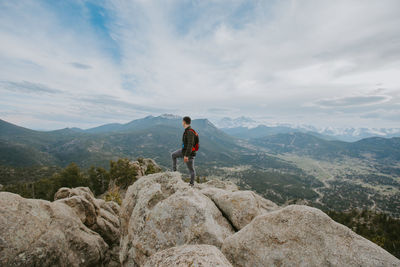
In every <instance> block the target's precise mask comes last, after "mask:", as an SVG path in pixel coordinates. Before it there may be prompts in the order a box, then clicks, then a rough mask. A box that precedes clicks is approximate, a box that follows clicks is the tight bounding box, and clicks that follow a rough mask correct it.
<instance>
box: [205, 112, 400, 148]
mask: <svg viewBox="0 0 400 267" xmlns="http://www.w3.org/2000/svg"><path fill="white" fill-rule="evenodd" d="M212 121H213V122H214V124H215V125H216V126H217V127H218V128H220V129H223V130H224V131H225V132H228V133H230V134H233V135H234V136H238V137H241V138H252V137H262V136H265V135H270V134H276V133H287V132H305V133H310V134H313V135H316V136H319V137H322V138H325V139H328V140H333V139H336V140H342V141H347V142H354V141H358V140H361V139H363V138H368V137H376V136H378V137H386V138H390V137H400V128H366V127H361V128H355V127H342V128H339V127H332V126H329V127H315V126H312V125H305V124H298V125H292V124H288V123H274V124H271V123H265V122H263V121H261V120H257V119H252V118H249V117H244V116H242V117H238V118H229V117H223V118H221V119H215V120H212Z"/></svg>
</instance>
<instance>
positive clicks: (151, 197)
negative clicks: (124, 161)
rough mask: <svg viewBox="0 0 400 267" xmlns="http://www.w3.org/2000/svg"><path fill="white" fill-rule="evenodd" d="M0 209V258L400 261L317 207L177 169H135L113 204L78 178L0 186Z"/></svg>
mask: <svg viewBox="0 0 400 267" xmlns="http://www.w3.org/2000/svg"><path fill="white" fill-rule="evenodd" d="M0 212H1V216H0V265H1V266H146V267H147V266H235V267H236V266H252V267H253V266H400V261H399V260H398V259H397V258H396V257H394V256H393V255H391V254H390V253H388V252H387V251H385V250H384V249H382V248H381V247H379V246H377V245H376V244H374V243H372V242H371V241H369V240H367V239H365V238H363V237H361V236H359V235H357V234H356V233H354V232H353V231H352V230H350V229H349V228H347V227H346V226H343V225H341V224H339V223H336V222H335V221H333V220H332V219H330V218H329V216H327V215H326V214H325V213H323V212H322V211H321V210H319V209H316V208H312V207H308V206H304V205H289V206H286V207H280V206H278V205H276V204H275V203H273V202H271V201H269V200H267V199H264V198H262V197H261V196H259V195H257V194H256V193H254V192H252V191H242V190H239V189H238V188H237V186H236V185H234V184H233V183H231V182H226V181H218V180H213V181H209V182H207V183H204V184H196V186H195V187H194V188H191V187H189V186H188V185H187V183H185V182H183V181H182V177H181V174H180V173H178V172H160V173H154V174H150V175H146V176H143V177H141V178H140V179H138V180H137V181H136V182H135V183H134V184H133V185H131V186H130V187H129V188H128V190H127V191H126V194H125V197H124V199H123V201H122V205H121V207H119V205H118V204H116V203H115V202H112V201H109V202H105V201H104V200H101V199H97V198H95V197H94V196H93V194H92V192H91V191H90V190H89V188H85V187H79V188H61V189H59V190H58V192H57V193H56V194H55V200H54V201H53V202H49V201H44V200H37V199H25V198H22V197H20V196H19V195H16V194H12V193H8V192H0Z"/></svg>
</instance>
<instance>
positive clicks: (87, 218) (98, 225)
mask: <svg viewBox="0 0 400 267" xmlns="http://www.w3.org/2000/svg"><path fill="white" fill-rule="evenodd" d="M54 200H55V203H56V202H61V203H64V204H66V205H68V206H70V207H71V208H72V209H73V211H74V212H75V214H76V216H77V217H78V218H79V219H80V220H81V222H82V223H83V224H85V225H86V226H87V227H89V228H90V229H91V230H93V231H95V232H97V233H98V234H100V235H101V237H102V238H103V239H104V241H105V242H106V243H107V244H108V245H109V250H108V251H107V252H108V254H107V256H108V258H109V261H108V266H118V265H119V238H120V232H119V226H120V222H119V209H120V207H119V205H118V204H117V203H115V202H113V201H107V202H106V201H104V200H102V199H97V198H95V197H94V195H93V193H92V191H90V189H89V188H88V187H77V188H66V187H63V188H60V189H59V190H58V191H57V193H56V194H55V196H54Z"/></svg>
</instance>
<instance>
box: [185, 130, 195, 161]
mask: <svg viewBox="0 0 400 267" xmlns="http://www.w3.org/2000/svg"><path fill="white" fill-rule="evenodd" d="M186 145H187V147H186V151H185V155H184V156H185V157H189V156H190V154H191V153H192V147H193V145H194V133H193V132H192V131H188V133H187V144H186Z"/></svg>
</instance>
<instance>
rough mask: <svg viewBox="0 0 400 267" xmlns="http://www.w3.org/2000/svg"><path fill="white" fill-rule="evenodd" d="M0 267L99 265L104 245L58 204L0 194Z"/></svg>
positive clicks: (69, 210) (101, 261)
mask: <svg viewBox="0 0 400 267" xmlns="http://www.w3.org/2000/svg"><path fill="white" fill-rule="evenodd" d="M0 214H1V216H0V265H1V266H102V264H103V262H104V260H105V257H106V252H107V250H108V245H107V244H106V243H105V242H104V240H103V239H102V238H101V236H100V235H99V234H97V233H96V232H94V231H92V230H90V229H89V228H87V227H86V226H85V225H84V224H83V223H82V221H81V219H80V218H78V217H77V216H76V214H75V212H74V210H73V209H71V208H70V207H69V206H68V205H65V204H64V203H62V202H49V201H45V200H37V199H25V198H22V197H21V196H19V195H17V194H13V193H8V192H0Z"/></svg>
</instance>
